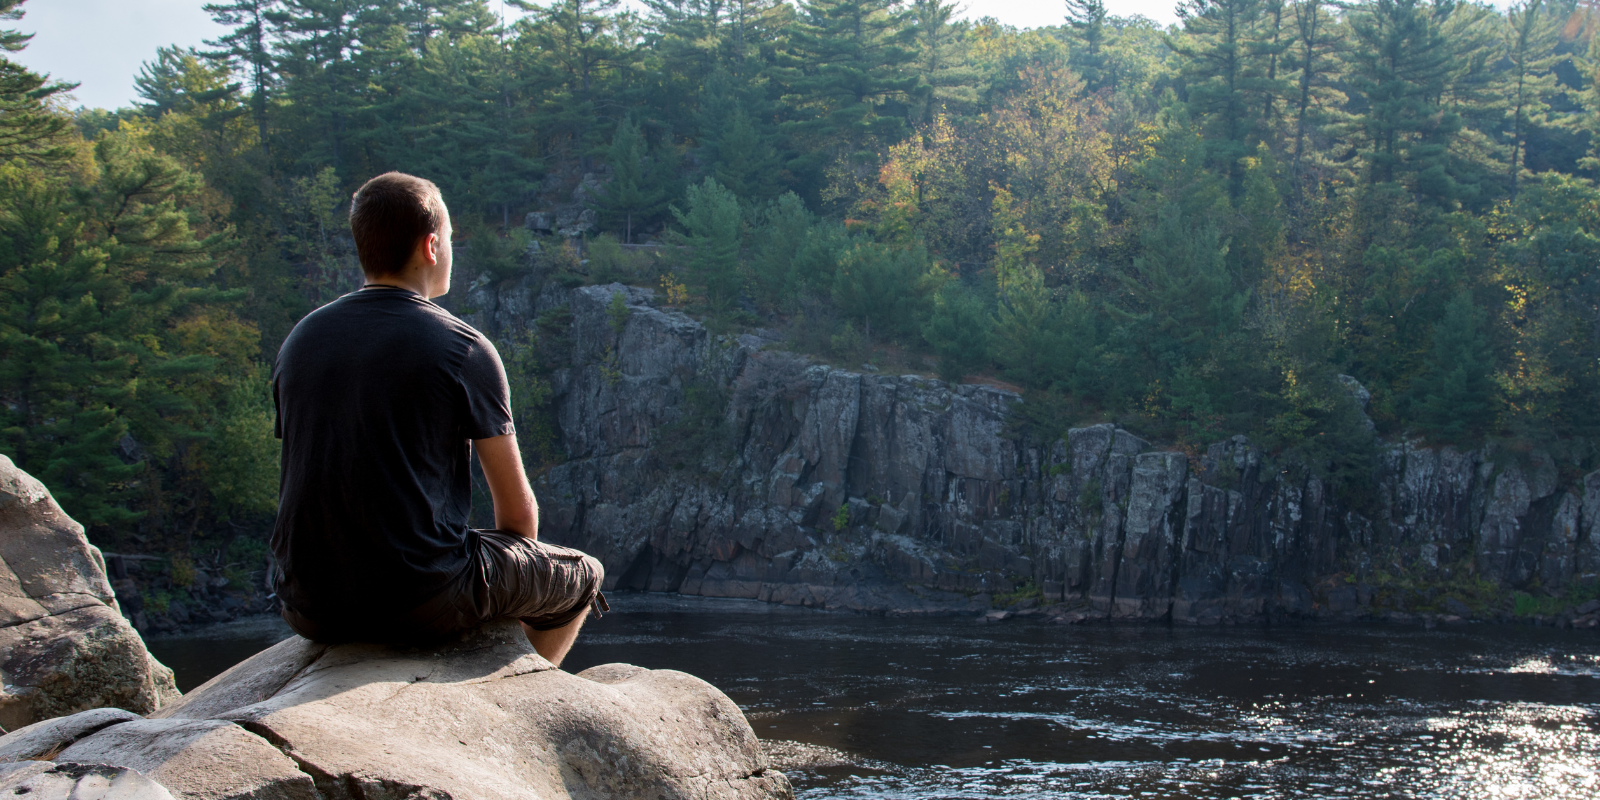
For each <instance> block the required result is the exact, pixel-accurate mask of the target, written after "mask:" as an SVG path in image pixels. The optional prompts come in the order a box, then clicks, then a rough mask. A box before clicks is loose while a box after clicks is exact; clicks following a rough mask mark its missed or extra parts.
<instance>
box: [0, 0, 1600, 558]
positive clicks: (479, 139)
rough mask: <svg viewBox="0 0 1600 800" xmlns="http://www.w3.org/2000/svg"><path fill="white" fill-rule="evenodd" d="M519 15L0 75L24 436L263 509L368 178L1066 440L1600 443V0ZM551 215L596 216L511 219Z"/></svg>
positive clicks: (13, 397)
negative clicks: (1038, 16)
mask: <svg viewBox="0 0 1600 800" xmlns="http://www.w3.org/2000/svg"><path fill="white" fill-rule="evenodd" d="M507 2H508V4H509V5H510V6H512V7H514V8H515V9H516V10H518V11H520V12H521V13H519V14H517V15H515V18H514V19H506V20H502V19H501V18H500V17H499V16H498V15H497V14H496V13H494V11H492V10H491V9H492V7H491V5H490V4H489V3H487V2H485V0H227V2H215V3H211V4H208V5H206V6H205V10H206V11H207V12H209V13H210V14H211V15H212V16H213V18H215V19H216V20H217V21H218V22H220V23H222V24H223V25H224V26H226V27H227V28H228V33H227V34H226V35H224V36H222V37H220V38H219V39H217V40H215V41H213V42H210V43H208V45H207V46H206V47H204V48H198V49H181V48H176V47H171V48H163V49H161V50H160V51H159V53H157V54H156V56H155V57H154V58H153V59H152V60H150V61H149V62H148V63H147V64H146V65H145V66H144V68H143V70H142V71H141V72H140V74H139V75H138V76H137V88H138V93H139V96H140V100H139V102H138V103H136V104H135V105H134V106H133V107H130V108H123V109H114V110H113V109H86V108H80V109H77V110H68V109H67V108H66V107H65V103H64V101H63V98H64V97H65V96H66V95H65V91H66V90H67V89H69V88H70V87H66V86H63V85H61V84H59V83H52V82H51V81H50V80H49V79H48V78H47V77H45V76H40V75H36V74H33V73H31V72H29V71H27V70H25V69H23V68H22V67H20V66H18V65H17V64H15V63H14V62H13V61H11V60H3V61H0V161H3V164H0V237H3V240H4V244H3V246H0V261H3V264H0V276H3V277H0V281H3V282H4V287H5V293H4V304H3V306H0V363H3V364H4V366H3V367H0V399H3V401H4V402H3V403H0V447H4V449H5V451H6V452H7V453H9V454H11V455H12V456H13V457H14V458H16V459H17V460H18V462H19V463H20V464H21V465H22V466H23V467H24V468H25V469H28V470H30V471H33V472H35V474H38V475H39V476H40V477H41V478H42V479H44V480H45V481H46V482H47V483H49V485H50V486H51V487H52V489H54V490H55V491H56V492H57V493H58V495H59V496H60V497H61V498H62V501H63V504H64V505H65V506H66V507H67V509H68V510H69V511H70V512H71V513H73V514H74V515H76V516H78V518H80V519H82V520H84V521H85V522H86V523H88V524H91V525H95V526H101V527H102V528H103V529H106V530H117V531H124V532H126V533H127V535H137V536H146V537H154V538H156V539H160V537H168V538H169V539H170V537H171V536H173V535H174V534H173V533H172V532H173V531H184V530H186V531H189V532H190V533H185V534H183V535H184V536H188V535H191V534H194V535H205V533H206V532H207V531H212V532H215V531H220V530H226V524H227V523H229V522H231V521H234V520H239V519H246V518H248V517H249V515H252V514H254V515H257V517H260V516H261V515H270V512H271V507H272V497H273V486H274V484H273V476H274V471H275V466H274V464H275V461H274V459H275V444H274V442H273V441H272V438H271V429H270V427H271V409H270V402H268V401H266V400H265V399H264V398H265V389H264V382H265V377H264V376H265V369H266V368H265V366H264V365H265V364H268V363H270V360H271V357H272V355H273V353H274V352H275V350H276V345H277V343H278V342H279V341H281V340H282V338H283V336H284V335H285V334H286V332H287V331H288V329H289V328H290V327H291V326H292V325H293V323H294V321H295V320H297V319H298V318H299V317H300V316H302V315H303V314H304V313H305V312H307V311H308V310H310V309H312V308H314V307H316V306H318V305H320V304H322V303H325V302H328V301H329V300H331V299H332V298H333V297H335V296H337V295H338V294H339V293H340V292H342V291H345V290H348V289H349V288H352V284H353V280H354V278H355V277H356V276H355V273H354V268H353V261H352V260H351V250H350V245H349V243H348V237H347V234H346V227H345V222H344V214H345V213H346V212H347V210H348V209H347V207H346V204H347V201H348V198H349V196H350V193H351V191H352V190H353V189H354V188H355V187H357V186H359V185H360V184H361V183H362V182H363V181H364V180H366V179H367V178H369V177H371V176H372V175H374V174H377V173H379V172H383V171H386V170H391V169H398V170H403V171H407V172H412V173H415V174H419V175H423V176H425V177H428V178H430V179H432V180H434V181H436V182H437V183H439V185H440V186H441V187H442V188H443V190H444V192H445V195H446V199H447V201H448V202H449V203H450V206H451V209H452V213H453V214H454V216H455V219H456V227H457V229H458V230H461V231H462V232H463V234H464V239H465V240H466V245H465V246H466V247H467V248H468V254H469V256H470V258H465V259H464V260H463V263H464V264H467V265H469V268H470V265H472V264H476V265H477V266H476V269H478V270H480V271H482V272H483V274H484V275H485V276H487V278H488V279H492V280H511V279H515V278H517V277H518V276H522V275H526V274H528V273H530V271H533V270H536V269H539V268H540V263H543V265H544V266H545V267H549V266H550V265H551V264H555V265H556V266H557V267H559V270H558V271H560V272H561V274H562V275H564V276H566V277H567V278H570V279H572V280H594V281H598V280H610V279H616V278H622V279H625V280H631V281H634V282H637V283H641V284H647V285H652V286H667V287H671V290H672V292H673V294H674V297H675V301H676V302H682V303H686V304H687V305H688V306H689V308H690V310H692V311H695V312H697V313H700V314H702V315H705V316H706V317H707V318H708V319H709V320H711V321H712V322H713V323H714V324H716V325H718V326H722V327H726V326H739V325H763V326H769V327H777V328H780V329H782V330H786V331H787V332H788V336H789V339H790V340H791V342H792V346H794V347H795V348H797V349H801V350H805V351H808V352H811V353H814V354H816V355H818V356H821V357H824V358H830V359H835V360H838V361H839V362H840V363H844V364H847V365H849V366H855V365H857V364H859V363H860V362H861V361H863V360H871V359H884V358H895V359H900V362H899V363H897V364H896V366H901V367H905V368H912V369H917V368H922V369H927V370H929V371H930V372H938V373H940V374H942V375H943V376H944V377H947V378H950V379H953V380H959V379H963V378H967V379H973V378H975V377H977V376H984V377H986V378H987V379H989V380H999V381H1004V382H1007V383H1009V384H1011V385H1015V386H1017V387H1019V388H1021V389H1022V390H1023V391H1024V392H1025V396H1026V398H1027V403H1025V406H1027V409H1028V411H1027V413H1026V416H1027V419H1028V423H1029V424H1030V425H1033V426H1035V428H1036V429H1037V430H1038V431H1040V432H1043V433H1044V434H1046V435H1049V436H1055V435H1059V434H1061V433H1062V432H1064V431H1065V429H1066V428H1067V427H1068V426H1070V425H1073V424H1079V423H1082V422H1086V421H1094V420H1101V419H1109V420H1114V421H1117V422H1120V423H1122V424H1124V425H1126V426H1128V427H1130V428H1133V429H1135V430H1137V431H1139V432H1140V433H1142V434H1143V435H1146V436H1150V437H1153V438H1156V439H1160V440H1163V441H1166V442H1170V443H1173V444H1175V445H1177V446H1179V447H1184V448H1191V449H1193V448H1199V447H1204V445H1205V444H1206V443H1208V442H1211V441H1215V440H1217V439H1219V438H1223V437H1226V436H1230V435H1233V434H1236V433H1244V434H1248V435H1250V436H1251V437H1252V439H1254V440H1255V441H1257V442H1259V443H1261V444H1263V445H1265V446H1267V447H1268V448H1269V449H1271V450H1272V451H1274V452H1278V453H1285V454H1289V455H1292V456H1293V457H1294V458H1296V459H1297V460H1298V461H1299V463H1302V464H1304V465H1305V466H1306V467H1307V468H1309V469H1312V470H1317V471H1321V472H1324V473H1326V474H1328V475H1330V476H1332V477H1334V478H1336V479H1348V480H1349V481H1355V482H1359V481H1360V479H1361V476H1362V475H1363V474H1366V473H1369V472H1370V470H1371V463H1372V462H1371V459H1372V458H1373V455H1374V453H1375V444H1374V439H1373V437H1374V428H1375V432H1376V434H1378V435H1382V436H1387V437H1391V438H1393V437H1401V436H1404V437H1420V438H1421V439H1422V440H1424V441H1427V442H1430V443H1451V444H1457V445H1461V446H1475V445H1477V444H1481V443H1483V442H1484V441H1488V440H1494V441H1502V442H1509V443H1514V444H1518V445H1519V446H1529V445H1534V444H1537V445H1539V446H1543V447H1547V448H1559V449H1562V450H1563V452H1566V453H1569V454H1570V455H1571V456H1572V457H1573V458H1574V459H1577V460H1579V461H1583V460H1590V461H1592V460H1593V459H1594V457H1595V453H1594V452H1593V443H1594V442H1595V441H1596V437H1597V435H1600V430H1597V428H1596V426H1597V424H1600V420H1597V417H1596V415H1595V413H1594V409H1596V408H1600V238H1597V237H1600V193H1597V191H1596V188H1595V184H1594V180H1595V178H1596V177H1597V169H1600V151H1597V148H1596V145H1597V143H1596V141H1595V138H1594V137H1595V134H1596V129H1597V128H1600V115H1597V114H1596V110H1597V108H1600V95H1597V90H1596V86H1597V84H1596V78H1597V57H1600V50H1597V49H1596V48H1595V45H1594V41H1595V34H1596V28H1597V24H1600V10H1597V7H1596V6H1595V4H1594V3H1592V2H1589V1H1588V0H1585V2H1577V1H1576V0H1525V1H1524V2H1518V3H1514V4H1512V5H1510V6H1508V7H1507V8H1505V9H1503V10H1502V9H1497V8H1494V7H1491V6H1489V5H1486V4H1475V3H1469V2H1459V1H1458V0H1357V1H1356V2H1340V3H1334V2H1326V1H1325V0H1297V1H1293V2H1291V1H1290V0H1185V2H1183V3H1181V4H1180V5H1179V6H1178V12H1179V17H1180V20H1181V21H1180V24H1178V25H1175V26H1173V27H1171V28H1165V29H1164V28H1162V27H1161V26H1159V25H1156V24H1155V23H1153V22H1151V21H1149V20H1146V19H1143V18H1137V17H1135V18H1122V17H1115V16H1112V15H1110V14H1108V13H1107V10H1106V9H1105V7H1104V5H1103V4H1102V3H1101V0H1065V2H1064V3H1063V6H1062V14H1063V20H1062V23H1061V24H1060V25H1057V26H1052V27H1047V28H1039V29H1029V30H1018V29H1015V28H1010V27H1007V26H1004V25H1001V24H999V23H997V22H995V21H994V20H992V19H980V20H977V21H964V20H961V19H959V18H958V16H957V13H956V11H957V9H956V7H955V6H954V5H953V4H952V3H947V2H941V0H911V1H910V2H895V1H893V0H800V1H799V2H784V1H783V0H644V2H643V3H642V6H641V10H638V11H631V10H627V9H624V8H623V7H622V6H621V5H620V4H619V3H618V2H617V0H555V1H554V2H549V3H539V4H535V3H529V2H523V0H507ZM497 7H498V6H493V8H497ZM22 10H23V9H22V5H21V3H20V0H0V13H3V14H4V15H5V16H6V18H9V19H16V18H17V16H18V14H19V13H20V12H21V11H22ZM26 44H27V37H26V36H23V35H21V34H19V33H16V32H15V31H7V32H5V33H4V34H3V36H0V47H4V48H5V50H6V51H9V52H16V51H18V50H20V49H21V48H23V47H25V46H26ZM563 204H565V205H567V206H579V207H581V208H575V209H573V210H576V211H581V212H583V214H580V215H579V216H584V215H587V216H586V217H585V218H586V219H590V220H592V224H585V225H582V226H579V228H578V229H574V230H567V231H565V232H564V234H563V233H552V234H549V235H548V236H541V234H543V233H544V232H545V231H547V230H550V229H552V228H555V227H559V226H555V225H548V226H542V227H539V229H538V230H530V229H529V227H534V226H528V227H525V226H524V219H525V217H526V216H527V215H529V214H530V212H535V216H538V215H547V216H548V215H550V214H556V215H557V216H559V215H560V213H561V210H562V209H561V208H559V206H562V205H563ZM529 219H531V217H530V218H529ZM541 240H542V241H541ZM530 242H536V243H539V244H540V248H539V250H540V251H541V252H542V253H544V254H545V256H542V257H541V259H540V263H535V261H534V260H530V259H529V258H526V257H525V256H524V254H525V253H526V252H527V251H528V248H529V244H530ZM557 262H559V263H557ZM677 293H685V294H684V296H683V297H681V298H677V297H676V295H677ZM559 335H560V332H559V331H548V330H543V329H540V330H535V331H531V332H530V333H529V336H530V337H533V338H535V339H536V338H537V337H539V336H559ZM535 344H536V343H535ZM504 349H506V350H507V352H512V353H515V354H516V358H508V362H513V363H515V364H521V365H523V366H521V367H518V369H523V370H524V371H526V372H528V374H527V375H525V376H522V377H523V379H524V381H525V383H526V385H529V386H532V385H534V381H536V379H537V372H538V371H539V369H540V366H539V364H538V363H537V359H536V358H535V357H534V356H533V355H529V354H530V353H535V352H537V347H535V346H533V345H530V344H529V343H528V342H527V341H524V340H521V339H519V340H517V341H509V342H506V343H505V345H504ZM907 365H909V366H907ZM1363 387H1364V388H1363ZM1368 393H1369V394H1370V401H1367V402H1366V403H1365V406H1364V407H1363V405H1361V404H1360V403H1358V402H1357V401H1356V400H1355V399H1354V398H1355V397H1356V395H1358V394H1361V395H1363V396H1365V395H1366V394H1368ZM534 394H535V395H537V393H536V392H535V393H534ZM537 400H538V401H539V402H542V400H543V398H542V396H538V397H537ZM530 413H533V412H530ZM540 447H541V448H542V449H541V451H540V452H541V453H543V455H541V456H539V458H542V459H544V458H559V455H554V456H553V455H551V454H550V446H549V442H544V443H542V444H541V445H540ZM1590 466H1593V465H1592V464H1591V465H1590ZM158 532H159V533H158ZM185 541H187V540H185Z"/></svg>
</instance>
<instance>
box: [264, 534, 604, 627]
mask: <svg viewBox="0 0 1600 800" xmlns="http://www.w3.org/2000/svg"><path fill="white" fill-rule="evenodd" d="M475 533H476V535H477V540H478V541H477V546H476V547H473V548H469V550H470V552H469V556H468V557H469V559H470V561H469V563H468V567H467V569H466V570H464V571H463V572H462V574H461V577H459V578H457V579H456V580H455V582H454V583H453V584H451V585H450V586H449V587H447V588H446V589H445V590H444V591H442V592H440V593H439V594H438V595H436V596H435V597H434V598H433V599H432V600H429V601H428V602H426V603H423V604H422V605H420V606H418V607H416V608H414V609H412V610H411V611H409V612H406V613H405V614H403V615H401V616H400V617H399V618H398V619H395V620H393V621H392V623H391V624H389V625H383V624H381V623H376V622H375V621H372V620H367V621H366V623H367V624H365V625H361V626H359V628H356V627H352V628H350V629H344V627H343V626H337V627H336V626H332V625H327V624H319V623H318V622H316V621H313V620H310V619H307V618H306V617H304V616H301V615H300V614H298V613H295V612H294V610H292V609H290V608H289V607H287V606H285V607H284V609H283V618H284V620H285V621H287V622H288V623H289V627H291V628H293V629H294V631H295V633H298V634H300V635H301V636H304V637H306V638H307V639H311V640H313V641H319V642H340V641H356V640H363V641H383V642H419V641H427V640H433V639H442V638H445V637H448V636H450V635H452V634H456V633H460V632H462V631H466V630H470V629H472V628H476V627H478V626H479V625H481V624H483V623H485V622H487V621H489V620H492V619H502V618H506V617H515V618H517V619H519V620H521V621H522V622H523V624H525V625H527V626H528V627H530V628H532V629H534V630H538V631H548V630H555V629H556V628H561V627H565V626H566V625H569V624H571V623H572V621H573V620H575V619H577V618H578V617H579V616H580V615H581V614H583V612H584V611H585V610H587V609H590V608H593V609H594V612H595V616H599V615H600V614H601V613H602V612H605V611H610V610H611V607H610V606H609V605H607V604H606V598H605V595H603V594H601V593H600V585H601V583H603V582H604V581H605V576H606V571H605V568H604V567H602V566H600V562H599V561H596V560H595V559H593V558H591V557H589V556H587V555H584V554H583V553H581V552H579V551H577V550H573V549H572V548H570V547H561V546H560V545H554V544H546V543H544V542H540V541H535V540H533V539H529V538H527V537H524V536H518V535H517V534H514V533H506V532H504V531H498V530H484V531H476V532H475Z"/></svg>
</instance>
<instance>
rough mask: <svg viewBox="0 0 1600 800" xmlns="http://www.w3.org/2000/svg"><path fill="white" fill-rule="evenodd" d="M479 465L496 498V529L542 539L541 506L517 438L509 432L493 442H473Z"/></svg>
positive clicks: (492, 440) (497, 437)
mask: <svg viewBox="0 0 1600 800" xmlns="http://www.w3.org/2000/svg"><path fill="white" fill-rule="evenodd" d="M472 447H473V449H475V450H477V451H478V463H479V464H482V465H483V476H484V477H485V478H487V479H488V480H489V496H490V497H491V498H493V499H494V526H495V527H496V528H499V529H500V530H503V531H506V532H507V533H515V534H519V535H522V536H526V537H528V538H529V539H537V538H539V503H538V501H537V500H534V499H533V487H532V486H529V485H528V474H527V473H526V472H523V471H522V454H521V453H520V452H519V451H518V450H517V435H516V434H514V433H508V434H506V435H505V436H496V437H494V438H492V439H474V440H472Z"/></svg>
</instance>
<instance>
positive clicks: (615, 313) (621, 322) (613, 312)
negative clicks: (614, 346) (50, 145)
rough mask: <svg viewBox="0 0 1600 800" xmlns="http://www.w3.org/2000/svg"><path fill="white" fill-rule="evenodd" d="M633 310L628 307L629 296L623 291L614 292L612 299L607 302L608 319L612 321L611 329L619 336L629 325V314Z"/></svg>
mask: <svg viewBox="0 0 1600 800" xmlns="http://www.w3.org/2000/svg"><path fill="white" fill-rule="evenodd" d="M632 313H633V311H632V310H630V309H629V308H628V298H626V297H624V296H623V294H622V292H612V293H611V301H610V302H608V303H606V319H608V320H610V322H611V331H612V332H613V333H615V334H616V335H617V336H618V337H619V338H620V337H621V336H622V332H623V331H624V330H626V329H627V327H628V316H629V315H630V314H632Z"/></svg>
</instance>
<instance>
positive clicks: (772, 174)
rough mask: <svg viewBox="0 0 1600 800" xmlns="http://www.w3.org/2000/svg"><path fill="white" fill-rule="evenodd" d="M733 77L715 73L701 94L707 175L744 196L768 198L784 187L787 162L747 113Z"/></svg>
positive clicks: (701, 137) (702, 148) (703, 159)
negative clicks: (783, 178) (782, 181)
mask: <svg viewBox="0 0 1600 800" xmlns="http://www.w3.org/2000/svg"><path fill="white" fill-rule="evenodd" d="M734 82H735V80H734V78H733V76H732V75H730V74H728V73H727V72H723V71H720V70H719V71H717V72H713V73H712V74H711V76H710V78H709V79H708V80H707V81H706V84H705V86H704V87H703V88H702V89H701V92H700V115H699V123H698V127H699V140H700V152H701V163H702V164H703V165H704V169H705V171H706V174H708V175H710V176H711V177H714V178H716V179H717V182H718V183H721V184H722V185H723V186H726V187H728V189H730V190H731V191H732V192H733V193H734V194H736V195H738V196H739V198H740V199H742V200H747V201H762V200H769V199H771V198H773V197H776V196H777V195H778V192H779V191H781V186H780V182H781V179H782V171H783V165H782V161H781V159H780V157H779V155H778V152H777V150H776V149H775V148H774V147H773V146H772V144H771V142H770V140H771V136H770V133H769V134H768V135H765V136H764V135H763V132H762V131H761V130H760V129H759V128H758V127H757V125H756V121H755V119H754V118H752V117H751V116H750V114H748V113H747V112H746V111H745V108H744V102H743V101H742V100H741V99H740V94H741V93H740V92H738V91H737V90H736V89H735V87H734Z"/></svg>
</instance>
